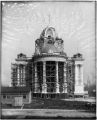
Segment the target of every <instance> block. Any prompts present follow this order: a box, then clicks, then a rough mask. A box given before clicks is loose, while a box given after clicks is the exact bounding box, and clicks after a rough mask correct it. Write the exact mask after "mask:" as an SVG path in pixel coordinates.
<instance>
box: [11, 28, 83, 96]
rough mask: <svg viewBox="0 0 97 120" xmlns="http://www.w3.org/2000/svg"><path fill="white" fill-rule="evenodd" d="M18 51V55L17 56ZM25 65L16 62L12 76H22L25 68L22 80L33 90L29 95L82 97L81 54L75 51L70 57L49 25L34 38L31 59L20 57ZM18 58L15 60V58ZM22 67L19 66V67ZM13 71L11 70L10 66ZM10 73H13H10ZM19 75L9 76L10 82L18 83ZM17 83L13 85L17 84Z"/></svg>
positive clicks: (62, 42)
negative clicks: (10, 77) (33, 51)
mask: <svg viewBox="0 0 97 120" xmlns="http://www.w3.org/2000/svg"><path fill="white" fill-rule="evenodd" d="M20 55H21V54H19V55H18V56H20ZM23 56H24V55H23V54H22V55H21V60H22V61H23V60H24V61H25V64H24V62H23V64H22V63H18V66H17V64H16V63H15V65H14V64H13V65H12V68H14V67H15V66H17V67H15V68H16V70H15V71H16V72H15V73H14V74H15V76H17V75H18V74H19V75H20V76H21V75H22V73H23V72H17V71H20V70H21V71H22V69H23V70H24V68H25V72H24V74H23V75H24V77H23V78H24V79H23V81H24V82H23V83H25V86H29V87H30V88H31V90H32V97H41V98H66V97H68V96H83V95H84V82H83V61H84V59H83V57H82V54H80V53H78V54H75V55H74V56H73V57H71V58H69V57H68V56H67V54H66V53H65V52H64V41H63V40H62V39H61V38H59V37H58V35H57V34H56V31H55V29H54V28H52V27H46V28H45V29H44V30H43V31H42V33H41V35H40V38H39V39H37V40H36V41H35V53H34V55H33V56H32V58H30V59H27V57H26V59H22V57H23ZM17 61H18V60H17ZM21 65H23V66H25V67H19V66H21ZM12 72H13V69H12ZM12 75H13V74H12ZM19 81H22V80H21V78H19V77H18V78H16V77H12V85H13V84H14V83H17V85H18V86H22V85H21V84H19V83H20V82H19ZM17 85H16V86H17Z"/></svg>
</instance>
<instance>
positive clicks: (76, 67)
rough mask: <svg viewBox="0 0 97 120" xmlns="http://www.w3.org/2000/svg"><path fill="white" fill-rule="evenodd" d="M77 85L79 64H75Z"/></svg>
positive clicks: (76, 83)
mask: <svg viewBox="0 0 97 120" xmlns="http://www.w3.org/2000/svg"><path fill="white" fill-rule="evenodd" d="M75 85H78V66H77V64H75Z"/></svg>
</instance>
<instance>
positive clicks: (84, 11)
mask: <svg viewBox="0 0 97 120" xmlns="http://www.w3.org/2000/svg"><path fill="white" fill-rule="evenodd" d="M2 9H3V10H2V84H3V85H10V84H11V63H13V62H15V58H16V57H17V54H19V53H21V52H22V53H24V54H26V55H27V57H31V56H32V55H33V53H34V51H35V44H34V43H35V40H36V39H37V38H39V36H40V34H41V32H42V30H43V29H44V28H45V27H47V26H48V25H49V26H51V27H54V28H55V29H56V32H57V34H58V36H59V37H61V38H62V39H63V40H64V51H65V52H66V53H67V55H68V57H71V56H73V54H76V53H77V52H80V53H82V54H83V57H84V59H85V61H84V82H86V81H87V79H88V78H89V79H90V81H91V83H93V82H94V81H95V80H94V79H93V78H94V71H95V69H94V66H95V64H94V60H95V55H94V50H95V47H94V46H95V5H94V2H24V3H23V2H22V3H21V2H11V3H9V2H3V7H2ZM49 16H50V22H49Z"/></svg>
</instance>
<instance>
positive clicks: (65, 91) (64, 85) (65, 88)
mask: <svg viewBox="0 0 97 120" xmlns="http://www.w3.org/2000/svg"><path fill="white" fill-rule="evenodd" d="M63 72H64V83H63V93H67V80H66V63H65V62H64V71H63Z"/></svg>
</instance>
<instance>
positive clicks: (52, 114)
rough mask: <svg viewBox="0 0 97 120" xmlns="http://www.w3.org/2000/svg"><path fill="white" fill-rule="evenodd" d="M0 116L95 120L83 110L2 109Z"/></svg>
mask: <svg viewBox="0 0 97 120" xmlns="http://www.w3.org/2000/svg"><path fill="white" fill-rule="evenodd" d="M2 116H7V118H11V117H12V116H14V117H13V118H35V117H36V118H38V117H41V118H42V117H43V118H46V117H48V118H60V117H61V118H95V113H90V112H87V111H84V110H81V111H79V110H58V109H2Z"/></svg>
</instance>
